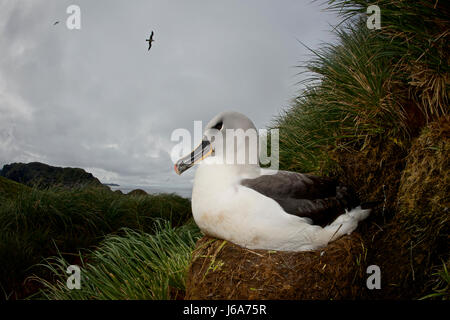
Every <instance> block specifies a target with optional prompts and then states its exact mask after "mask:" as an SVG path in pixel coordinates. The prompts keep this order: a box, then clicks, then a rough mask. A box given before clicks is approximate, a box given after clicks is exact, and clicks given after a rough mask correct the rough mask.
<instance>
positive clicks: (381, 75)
mask: <svg viewBox="0 0 450 320" xmlns="http://www.w3.org/2000/svg"><path fill="white" fill-rule="evenodd" d="M372 4H377V5H379V6H380V9H381V21H382V28H381V30H369V29H368V28H367V26H366V19H367V17H366V16H365V12H366V9H367V7H368V6H369V5H372ZM328 9H330V10H335V11H336V12H338V13H339V14H340V15H341V17H342V19H343V23H342V24H341V25H340V26H339V27H337V28H336V29H335V33H336V36H337V38H338V41H337V43H336V44H324V45H323V46H322V49H320V50H317V51H313V52H312V58H311V59H310V61H309V62H307V63H305V64H304V65H302V66H300V67H301V68H302V71H301V73H305V74H307V75H308V77H307V79H306V80H305V81H303V82H302V85H303V86H304V89H303V90H302V91H301V93H300V95H299V97H297V98H296V99H295V100H294V101H293V103H292V105H291V106H290V107H289V108H288V109H287V110H285V111H284V112H283V113H282V114H281V115H280V116H279V117H278V118H277V119H276V120H275V122H274V125H273V127H276V128H279V129H280V158H281V159H282V162H281V166H282V167H283V168H285V169H292V170H300V171H306V172H315V173H320V174H328V173H330V172H331V171H333V168H334V164H335V163H334V161H332V160H331V159H330V156H329V154H330V151H338V152H339V151H343V150H346V151H356V152H357V151H360V150H362V149H364V148H365V147H366V146H367V145H368V144H370V141H371V140H372V139H373V138H376V137H383V139H385V140H391V141H392V142H393V143H395V144H397V145H399V146H401V147H403V148H408V146H409V142H410V141H411V139H412V138H413V137H414V136H415V135H417V134H419V133H420V128H421V127H423V126H424V125H425V124H426V123H427V122H430V121H434V120H436V119H438V118H439V117H441V116H443V115H447V114H448V113H449V108H448V92H449V80H450V79H449V70H450V68H449V60H450V59H449V52H450V50H449V47H448V43H449V35H450V31H449V29H448V26H449V21H448V17H449V16H450V15H449V13H450V12H449V6H448V5H444V4H443V2H442V1H426V0H420V1H395V0H381V1H362V0H352V1H345V0H331V1H328Z"/></svg>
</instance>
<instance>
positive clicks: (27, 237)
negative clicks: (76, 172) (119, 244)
mask: <svg viewBox="0 0 450 320" xmlns="http://www.w3.org/2000/svg"><path fill="white" fill-rule="evenodd" d="M190 216H191V208H190V201H189V200H188V199H184V198H181V197H179V196H177V195H173V194H160V195H141V196H128V195H120V194H118V193H114V192H111V191H109V190H107V189H105V188H93V187H88V188H79V189H70V190H68V189H60V188H51V189H46V190H38V189H35V188H33V189H30V188H26V189H24V190H23V191H22V192H18V193H17V194H16V196H14V197H9V196H8V195H7V194H4V193H0V261H2V267H1V269H0V287H1V291H2V292H3V296H4V297H5V298H11V299H14V298H20V297H25V296H27V295H28V294H30V293H31V292H33V291H34V290H35V288H33V287H32V286H24V285H23V280H24V279H25V278H26V277H27V276H29V275H30V274H31V273H32V272H35V273H37V274H39V275H43V274H42V273H40V272H41V271H42V272H43V269H39V270H36V268H35V267H34V268H31V267H32V266H33V265H35V264H37V263H39V262H41V260H42V259H43V258H46V257H49V256H53V255H56V254H57V252H58V251H59V252H61V253H62V254H63V255H64V256H65V257H68V255H66V254H73V253H77V252H78V251H79V250H81V249H83V248H89V247H91V246H95V245H97V244H98V243H99V242H100V241H101V240H102V239H103V238H104V236H105V235H107V234H110V233H116V232H119V230H120V229H121V228H123V227H127V228H129V229H133V230H137V231H142V232H150V233H152V232H153V231H154V229H155V221H156V220H157V219H165V220H167V221H170V222H171V223H172V224H173V226H179V225H182V224H183V223H185V222H186V221H188V219H189V218H190Z"/></svg>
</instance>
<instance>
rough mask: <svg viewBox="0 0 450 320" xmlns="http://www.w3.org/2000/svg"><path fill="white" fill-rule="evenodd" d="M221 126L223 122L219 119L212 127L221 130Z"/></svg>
mask: <svg viewBox="0 0 450 320" xmlns="http://www.w3.org/2000/svg"><path fill="white" fill-rule="evenodd" d="M222 127H223V122H222V121H220V122H218V123H217V124H216V125H215V126H214V127H213V129H217V130H222Z"/></svg>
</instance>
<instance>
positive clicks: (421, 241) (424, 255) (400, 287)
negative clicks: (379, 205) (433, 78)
mask: <svg viewBox="0 0 450 320" xmlns="http://www.w3.org/2000/svg"><path fill="white" fill-rule="evenodd" d="M449 138H450V118H449V117H442V118H441V119H440V120H439V121H436V122H433V123H430V124H429V125H428V126H426V127H425V128H424V129H423V130H422V133H421V135H420V136H419V137H417V138H416V139H415V140H414V141H413V143H412V145H411V149H410V152H409V154H408V156H407V157H406V166H405V169H404V170H403V172H402V176H401V179H400V185H399V191H398V194H397V208H396V213H395V216H394V217H393V219H392V220H391V221H389V222H388V223H387V224H386V225H385V226H384V227H383V232H380V233H379V235H377V237H375V238H374V239H375V240H374V241H373V243H372V244H371V245H370V246H371V247H372V248H373V251H374V252H373V254H372V255H371V257H373V261H375V263H377V264H379V265H380V267H381V271H382V275H383V282H384V283H385V289H384V290H383V291H382V292H378V294H379V296H380V297H381V298H386V297H389V298H420V297H423V296H424V295H426V294H427V293H430V291H431V290H432V289H431V287H432V286H433V282H432V281H431V278H432V274H433V273H434V270H435V268H436V266H442V262H443V261H448V259H449V246H448V243H449V238H450V233H449V231H450V223H449V222H450V219H449V213H450V212H449V207H450V197H449V195H450V172H449V170H450V145H449ZM369 251H370V250H369Z"/></svg>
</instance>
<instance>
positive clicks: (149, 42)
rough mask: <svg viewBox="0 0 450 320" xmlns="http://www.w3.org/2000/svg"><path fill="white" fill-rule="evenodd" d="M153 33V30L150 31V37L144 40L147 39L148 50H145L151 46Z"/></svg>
mask: <svg viewBox="0 0 450 320" xmlns="http://www.w3.org/2000/svg"><path fill="white" fill-rule="evenodd" d="M153 34H154V32H153V31H152V33H151V35H150V38H148V39H146V40H145V41H148V50H147V51H150V49H151V48H152V42H153V41H155V40H153Z"/></svg>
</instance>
